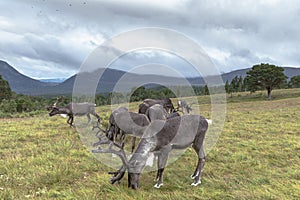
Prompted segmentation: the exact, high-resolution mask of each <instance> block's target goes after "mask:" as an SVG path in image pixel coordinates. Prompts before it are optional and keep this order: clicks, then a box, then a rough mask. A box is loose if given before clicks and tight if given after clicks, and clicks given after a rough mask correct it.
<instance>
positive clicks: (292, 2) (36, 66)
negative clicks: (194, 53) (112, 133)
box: [0, 0, 300, 78]
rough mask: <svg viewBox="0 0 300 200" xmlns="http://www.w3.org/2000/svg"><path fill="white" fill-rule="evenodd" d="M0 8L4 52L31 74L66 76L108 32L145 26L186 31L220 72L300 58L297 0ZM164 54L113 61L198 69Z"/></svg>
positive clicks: (49, 3)
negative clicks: (153, 63)
mask: <svg viewBox="0 0 300 200" xmlns="http://www.w3.org/2000/svg"><path fill="white" fill-rule="evenodd" d="M0 8H1V12H0V60H4V61H6V62H8V63H9V64H10V65H12V66H13V67H15V68H16V69H17V70H18V71H20V72H21V73H23V74H25V75H27V76H30V77H34V78H58V77H69V76H71V75H73V74H75V73H76V72H78V70H79V68H80V66H81V64H82V63H83V62H84V61H85V59H86V58H87V57H88V56H89V55H90V53H91V52H93V50H95V48H97V47H98V46H99V45H101V44H102V43H103V42H105V41H106V40H108V39H110V38H112V37H114V36H116V35H118V34H120V33H124V32H126V31H130V30H134V29H139V28H144V27H159V28H167V29H171V30H174V31H177V32H179V33H181V34H184V35H186V36H187V37H189V38H190V39H192V40H193V41H195V42H197V43H198V44H199V45H200V46H201V47H202V49H203V50H204V51H205V52H206V53H207V54H208V55H209V56H210V58H211V59H212V61H213V63H214V64H215V66H216V67H217V68H218V70H219V71H221V72H229V71H232V70H236V69H242V68H248V67H251V66H253V65H254V64H257V63H264V62H268V63H272V64H276V65H279V66H291V67H299V66H300V56H299V52H298V51H297V50H298V49H300V1H298V0H259V1H256V0H243V1H235V0H215V1H210V0H151V1H148V0H106V1H105V0H11V1H6V0H0ZM133 42H134V41H133ZM174 42H176V41H174ZM167 54H168V53H165V52H160V51H151V50H149V51H141V52H138V51H137V52H134V53H130V54H128V55H126V56H124V57H123V58H120V59H119V60H118V61H116V62H115V63H114V64H112V65H113V66H112V68H118V69H123V70H126V69H127V66H130V65H139V64H147V63H152V62H155V63H161V64H163V65H168V66H171V67H172V66H174V67H177V68H178V69H180V68H181V69H182V73H183V74H184V75H186V76H193V72H192V70H187V69H189V67H188V64H187V63H186V62H185V61H184V59H182V58H178V57H177V56H174V55H167ZM149 71H151V70H149Z"/></svg>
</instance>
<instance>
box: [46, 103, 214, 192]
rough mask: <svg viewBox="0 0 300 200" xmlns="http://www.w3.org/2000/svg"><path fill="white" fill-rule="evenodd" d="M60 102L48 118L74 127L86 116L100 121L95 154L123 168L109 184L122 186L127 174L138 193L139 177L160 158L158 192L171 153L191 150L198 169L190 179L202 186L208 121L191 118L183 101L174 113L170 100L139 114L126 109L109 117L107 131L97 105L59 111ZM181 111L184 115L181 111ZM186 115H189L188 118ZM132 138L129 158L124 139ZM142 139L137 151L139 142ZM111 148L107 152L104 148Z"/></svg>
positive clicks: (71, 106)
mask: <svg viewBox="0 0 300 200" xmlns="http://www.w3.org/2000/svg"><path fill="white" fill-rule="evenodd" d="M57 102H58V100H57V101H56V102H55V103H54V104H53V105H52V106H49V107H48V108H47V109H48V110H49V111H50V112H49V115H50V116H53V115H56V114H65V115H67V116H69V119H68V121H67V123H68V124H69V125H70V126H73V119H74V116H76V115H78V116H83V115H86V116H87V118H88V123H89V122H90V119H91V118H90V114H91V115H93V116H95V117H96V118H97V120H98V123H97V126H95V127H94V128H98V129H99V131H98V132H97V136H98V140H99V141H97V142H95V143H94V144H93V146H94V147H95V148H96V149H94V150H92V153H113V154H116V155H117V156H119V157H120V159H121V160H122V164H123V165H122V166H121V167H120V169H119V170H118V171H117V172H110V173H111V174H113V176H112V178H111V179H110V182H111V183H112V184H114V183H116V182H120V181H121V179H122V178H123V177H124V175H125V172H126V171H128V187H131V188H132V189H137V188H138V187H139V177H140V175H141V173H142V171H143V169H144V168H145V166H146V162H147V160H148V159H149V158H150V157H151V156H153V155H155V156H156V157H157V175H156V184H155V185H154V187H155V188H160V187H161V186H162V185H163V172H164V169H165V166H166V164H167V160H168V157H169V154H170V152H171V151H172V150H176V149H186V148H188V147H190V146H192V148H193V149H194V150H195V152H196V154H197V162H198V164H197V166H196V169H195V171H194V173H193V174H192V175H191V178H192V179H194V181H193V183H192V185H193V186H197V185H199V184H200V183H201V175H202V171H203V167H204V163H205V152H204V147H203V143H204V138H205V133H206V131H207V129H208V124H209V121H208V120H207V119H205V118H204V117H202V116H200V115H193V114H189V113H190V111H191V110H192V109H191V107H190V106H189V105H188V104H187V103H186V102H185V101H184V100H179V101H178V107H177V108H176V109H175V108H174V106H173V103H172V101H171V100H170V99H145V100H144V101H143V102H142V103H141V104H140V105H139V109H138V113H135V112H131V111H129V110H128V109H127V108H126V107H119V108H117V109H115V110H114V111H113V112H112V113H111V115H110V117H109V126H108V128H107V129H106V130H103V129H102V128H101V127H100V120H101V118H100V117H99V115H98V114H97V113H96V112H95V104H91V103H70V104H68V105H66V106H64V107H57ZM180 109H182V112H183V113H184V114H183V115H179V113H178V111H179V110H180ZM186 113H187V114H188V115H186ZM126 135H129V136H131V137H132V143H131V153H132V156H131V157H130V159H129V160H128V157H127V155H126V153H125V150H124V145H125V137H126ZM137 137H138V138H140V140H139V143H138V145H137V147H136V148H135V142H136V138H137ZM104 145H106V146H107V145H108V148H103V146H104Z"/></svg>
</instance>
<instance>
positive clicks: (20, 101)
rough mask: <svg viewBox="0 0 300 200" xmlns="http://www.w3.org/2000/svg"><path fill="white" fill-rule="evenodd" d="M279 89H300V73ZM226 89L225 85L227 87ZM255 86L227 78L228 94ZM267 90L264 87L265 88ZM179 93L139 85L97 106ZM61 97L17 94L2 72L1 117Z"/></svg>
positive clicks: (29, 111) (199, 89)
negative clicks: (229, 80)
mask: <svg viewBox="0 0 300 200" xmlns="http://www.w3.org/2000/svg"><path fill="white" fill-rule="evenodd" d="M222 87H224V86H222ZM276 88H300V76H295V77H292V78H291V80H290V81H289V82H288V81H285V82H284V84H280V85H278V86H276ZM178 89H179V91H180V92H181V94H180V96H181V97H184V96H188V95H190V94H191V93H190V92H187V94H184V93H182V91H183V92H184V91H187V90H188V89H189V88H188V87H187V89H185V88H184V87H179V88H178ZM223 90H224V88H223ZM251 90H252V87H251V86H250V85H249V84H248V83H247V81H246V78H245V79H243V78H242V76H236V77H235V78H234V79H232V81H231V82H228V81H226V83H225V91H226V93H228V94H232V93H236V92H245V91H251ZM261 90H263V88H261ZM209 91H214V93H217V92H218V91H220V88H218V87H214V88H208V87H207V85H205V86H193V92H194V94H195V95H197V96H201V95H209ZM174 97H176V95H175V94H174V92H173V91H172V90H170V89H169V88H166V87H163V86H161V87H156V88H145V87H144V86H141V87H138V88H132V92H130V93H127V94H122V93H116V92H113V93H108V94H97V95H96V96H95V103H96V105H97V106H100V105H109V104H111V103H123V102H128V101H130V102H134V101H142V100H143V99H146V98H158V99H160V98H174ZM56 98H57V97H52V98H51V97H48V98H45V97H37V96H28V95H22V94H16V93H15V92H13V91H12V90H11V89H10V86H9V83H8V82H7V81H6V80H4V79H2V76H1V75H0V117H13V116H19V117H22V116H32V115H35V114H38V113H40V112H44V111H45V110H46V106H49V105H52V104H53V103H54V102H55V100H56ZM71 100H72V97H71V96H64V97H63V98H62V100H61V101H60V103H59V104H58V106H62V105H65V104H67V103H69V102H71Z"/></svg>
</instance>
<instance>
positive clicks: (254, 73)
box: [245, 63, 287, 99]
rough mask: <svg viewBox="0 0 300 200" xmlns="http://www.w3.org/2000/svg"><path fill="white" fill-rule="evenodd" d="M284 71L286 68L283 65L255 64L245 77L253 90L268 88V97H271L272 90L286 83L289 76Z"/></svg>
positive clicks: (249, 87)
mask: <svg viewBox="0 0 300 200" xmlns="http://www.w3.org/2000/svg"><path fill="white" fill-rule="evenodd" d="M283 71H284V69H283V68H282V67H279V66H275V65H269V64H268V63H267V64H264V63H261V64H260V65H254V66H253V67H252V69H251V70H250V71H248V72H247V76H246V78H245V79H246V80H245V81H246V82H247V86H248V89H249V90H250V91H251V92H255V91H256V90H261V89H266V90H267V91H268V98H269V99H271V98H272V96H271V92H272V90H273V89H274V88H278V87H280V86H281V85H282V84H284V83H286V79H287V77H286V76H285V75H284V73H283Z"/></svg>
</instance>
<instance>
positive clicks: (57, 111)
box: [49, 107, 59, 117]
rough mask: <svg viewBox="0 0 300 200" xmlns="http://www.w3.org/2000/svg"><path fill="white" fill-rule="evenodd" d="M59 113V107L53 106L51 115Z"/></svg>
mask: <svg viewBox="0 0 300 200" xmlns="http://www.w3.org/2000/svg"><path fill="white" fill-rule="evenodd" d="M57 114H59V109H58V108H57V107H52V110H51V111H50V112H49V116H50V117H52V116H53V115H57Z"/></svg>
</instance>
